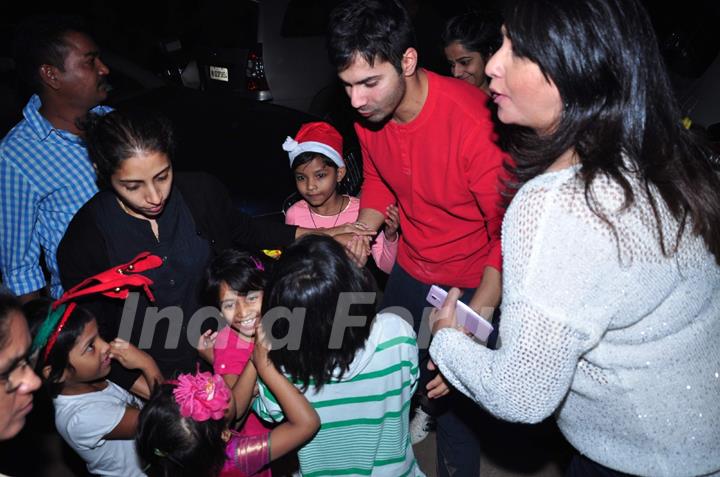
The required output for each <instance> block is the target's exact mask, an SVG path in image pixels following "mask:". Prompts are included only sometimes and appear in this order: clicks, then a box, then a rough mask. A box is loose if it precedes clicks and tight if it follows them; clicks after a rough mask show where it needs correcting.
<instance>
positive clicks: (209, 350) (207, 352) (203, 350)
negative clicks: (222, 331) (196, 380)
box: [197, 330, 218, 364]
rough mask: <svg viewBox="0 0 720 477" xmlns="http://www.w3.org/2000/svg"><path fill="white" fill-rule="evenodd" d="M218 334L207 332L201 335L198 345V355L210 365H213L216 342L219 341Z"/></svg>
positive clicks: (211, 331)
mask: <svg viewBox="0 0 720 477" xmlns="http://www.w3.org/2000/svg"><path fill="white" fill-rule="evenodd" d="M217 336H218V332H217V331H213V330H207V331H206V332H205V333H203V334H201V335H200V338H198V343H197V350H198V354H199V355H200V357H201V358H202V359H204V360H205V361H207V362H208V363H210V364H213V361H214V360H215V359H214V358H215V357H214V353H213V348H215V341H217Z"/></svg>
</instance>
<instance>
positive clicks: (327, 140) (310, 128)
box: [283, 121, 345, 167]
mask: <svg viewBox="0 0 720 477" xmlns="http://www.w3.org/2000/svg"><path fill="white" fill-rule="evenodd" d="M283 149H284V150H285V151H287V153H288V156H290V167H292V163H293V161H294V160H295V158H296V157H297V156H299V155H300V154H302V153H303V152H316V153H318V154H322V155H324V156H326V157H327V158H328V159H330V160H331V161H333V162H334V163H335V164H337V166H338V167H345V161H343V158H342V150H343V139H342V136H341V135H340V133H339V132H337V129H335V128H334V127H332V126H330V125H329V124H328V123H326V122H322V121H318V122H313V123H306V124H303V125H302V127H301V128H300V130H299V131H298V133H297V134H296V135H295V139H293V138H291V137H290V136H288V137H287V139H285V142H284V143H283Z"/></svg>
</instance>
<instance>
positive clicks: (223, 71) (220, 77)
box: [210, 66, 230, 82]
mask: <svg viewBox="0 0 720 477" xmlns="http://www.w3.org/2000/svg"><path fill="white" fill-rule="evenodd" d="M210 79H214V80H217V81H226V82H227V81H230V77H229V74H228V69H227V68H222V67H220V66H211V67H210Z"/></svg>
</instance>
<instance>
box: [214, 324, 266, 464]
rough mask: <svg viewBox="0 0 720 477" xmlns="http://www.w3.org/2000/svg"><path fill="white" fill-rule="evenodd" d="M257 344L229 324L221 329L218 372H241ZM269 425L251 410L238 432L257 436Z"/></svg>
mask: <svg viewBox="0 0 720 477" xmlns="http://www.w3.org/2000/svg"><path fill="white" fill-rule="evenodd" d="M254 347H255V344H254V343H253V342H252V341H247V340H245V339H243V338H242V337H241V336H240V335H239V334H238V332H237V331H235V330H233V329H232V328H231V327H229V326H227V327H225V328H223V329H222V330H220V332H219V333H218V336H217V339H216V340H215V348H214V349H213V352H214V354H215V362H214V363H213V368H214V370H215V373H216V374H220V375H223V374H237V375H239V374H241V373H242V372H243V369H245V365H247V362H248V361H249V360H250V356H251V355H252V351H253V348H254ZM269 429H270V428H269V427H265V425H264V424H263V423H262V421H260V419H258V417H257V416H256V415H255V414H254V413H253V412H250V413H249V414H248V417H247V419H246V420H245V424H244V425H243V427H242V429H240V432H239V433H238V434H239V435H240V436H257V435H264V434H267V433H268V431H269ZM256 475H258V476H259V477H270V476H271V475H272V474H271V473H270V470H269V469H268V470H264V471H262V472H260V473H258V474H256Z"/></svg>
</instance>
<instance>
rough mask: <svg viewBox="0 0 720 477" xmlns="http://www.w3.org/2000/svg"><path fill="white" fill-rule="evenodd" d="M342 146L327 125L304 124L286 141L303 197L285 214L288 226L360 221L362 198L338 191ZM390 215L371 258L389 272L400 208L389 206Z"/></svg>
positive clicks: (316, 226)
mask: <svg viewBox="0 0 720 477" xmlns="http://www.w3.org/2000/svg"><path fill="white" fill-rule="evenodd" d="M342 145H343V140H342V136H340V133H339V132H337V130H336V129H335V128H333V127H332V126H331V125H329V124H328V123H325V122H314V123H307V124H304V125H303V126H302V127H301V128H300V131H298V133H297V135H296V136H295V139H292V138H290V137H288V138H287V139H286V140H285V143H284V144H283V149H285V151H287V152H288V155H289V156H290V167H291V168H292V170H293V175H294V177H295V184H296V185H297V189H298V192H299V193H300V195H301V196H302V198H303V200H300V201H298V202H296V203H295V204H293V205H292V206H291V207H290V208H289V209H288V210H287V212H286V213H285V223H286V224H289V225H298V226H300V227H307V228H314V229H320V228H332V227H335V226H336V225H342V224H346V223H350V222H355V221H356V220H357V218H358V214H359V212H360V199H358V198H357V197H351V196H348V195H343V194H342V193H340V191H339V190H338V189H339V186H340V183H341V182H342V180H343V178H344V177H345V173H346V168H345V162H344V161H343V159H342V149H343V147H342ZM387 213H388V216H387V218H386V220H385V229H384V230H383V231H382V232H380V233H379V234H378V235H377V237H376V239H375V242H374V243H373V245H372V256H373V259H374V260H375V263H376V264H377V266H378V268H379V269H380V270H382V271H384V272H385V273H390V270H391V269H392V267H393V265H394V264H395V255H396V254H397V244H398V224H399V219H398V210H397V206H395V205H391V206H389V207H388V209H387Z"/></svg>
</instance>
